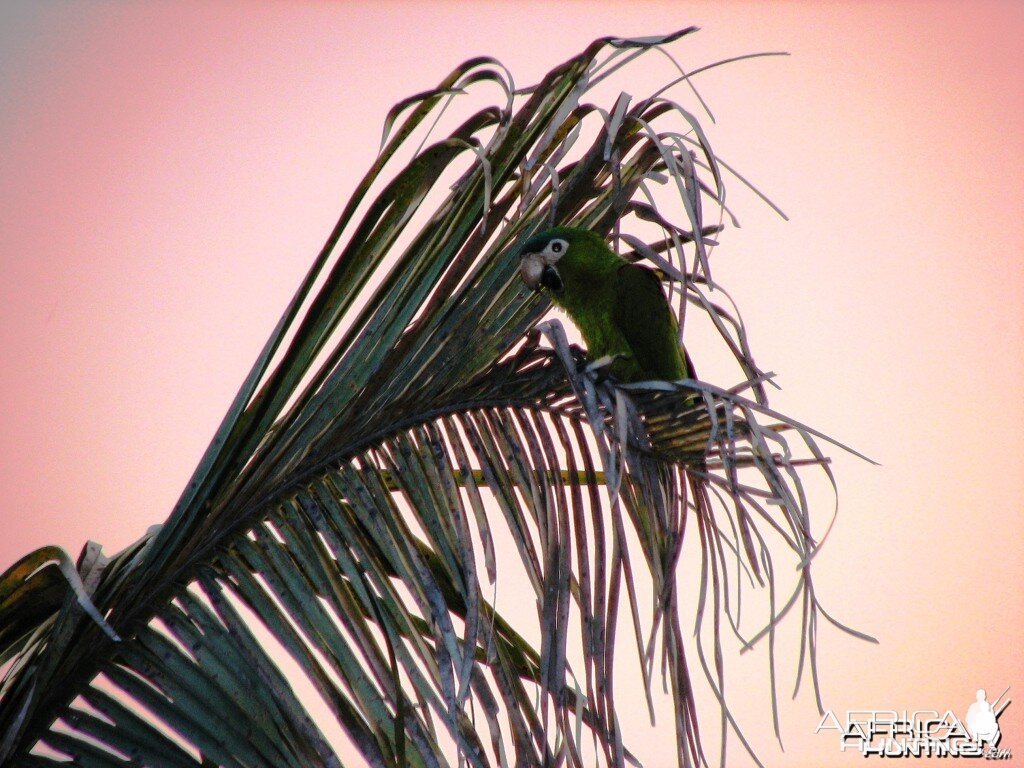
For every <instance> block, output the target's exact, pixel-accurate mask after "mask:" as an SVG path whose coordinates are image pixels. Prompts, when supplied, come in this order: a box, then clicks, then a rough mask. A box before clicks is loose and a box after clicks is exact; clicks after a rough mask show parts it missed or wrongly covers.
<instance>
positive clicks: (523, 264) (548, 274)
mask: <svg viewBox="0 0 1024 768" xmlns="http://www.w3.org/2000/svg"><path fill="white" fill-rule="evenodd" d="M519 274H520V275H521V276H522V278H523V282H524V283H526V287H527V288H529V289H530V290H533V291H539V290H540V289H541V288H547V289H548V290H549V291H552V292H553V293H559V294H560V293H561V292H562V290H563V289H564V287H565V286H563V285H562V277H561V275H559V274H558V270H557V269H555V268H554V267H553V266H551V265H550V264H547V263H545V261H544V257H543V256H542V255H541V254H539V253H524V254H523V258H522V261H520V262H519Z"/></svg>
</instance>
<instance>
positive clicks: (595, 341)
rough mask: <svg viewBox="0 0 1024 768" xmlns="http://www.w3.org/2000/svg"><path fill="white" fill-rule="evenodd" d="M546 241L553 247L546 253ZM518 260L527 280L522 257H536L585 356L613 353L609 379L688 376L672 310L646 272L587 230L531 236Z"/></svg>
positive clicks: (543, 281) (690, 373)
mask: <svg viewBox="0 0 1024 768" xmlns="http://www.w3.org/2000/svg"><path fill="white" fill-rule="evenodd" d="M557 241H563V242H564V243H565V245H562V244H561V243H559V242H557ZM552 243H555V245H554V249H557V250H559V251H560V253H554V252H553V250H554V249H553V248H552ZM522 258H523V260H524V267H523V274H524V279H526V280H527V283H528V284H530V283H531V281H530V280H529V279H527V277H526V275H527V272H528V271H529V270H528V269H527V266H526V264H525V262H526V261H527V260H529V259H534V260H535V261H536V263H538V264H540V263H541V262H543V264H544V266H543V269H544V272H543V277H541V278H539V279H538V282H539V283H540V285H543V286H544V287H546V288H548V292H549V293H550V295H551V299H552V300H553V301H554V303H555V304H556V305H557V306H559V307H560V308H562V309H563V310H565V311H566V312H567V313H568V315H569V317H571V318H572V321H573V322H574V323H575V324H576V327H577V328H579V330H580V333H581V334H582V335H583V340H584V341H585V342H586V345H587V351H588V353H589V354H590V357H591V358H592V359H595V360H596V359H598V358H600V357H604V356H605V355H608V356H611V357H614V362H612V364H611V365H610V366H609V372H610V373H611V374H612V376H614V377H615V378H616V379H618V380H619V381H622V382H631V381H645V380H650V379H664V380H676V379H682V378H689V377H692V376H693V369H692V366H691V365H689V360H688V357H687V355H686V352H685V350H683V349H682V348H681V347H680V344H679V326H678V324H677V322H676V318H675V315H674V314H673V312H672V309H671V307H670V306H669V303H668V300H667V299H666V298H665V294H664V293H663V292H662V289H661V281H660V280H659V279H658V277H657V275H656V274H655V273H654V272H653V271H651V270H650V269H647V268H646V267H642V266H639V265H637V264H631V263H630V262H628V261H626V260H625V259H623V258H622V257H620V256H617V255H616V254H615V253H613V252H612V250H611V249H610V248H609V247H608V245H607V244H606V243H605V241H604V240H603V239H602V238H601V237H600V236H598V235H596V234H594V233H593V232H590V231H588V230H584V229H576V228H572V227H556V228H554V229H549V230H548V231H546V232H544V233H543V234H541V235H538V236H537V237H534V238H532V239H531V240H530V241H529V242H527V243H526V244H525V245H524V247H523V249H522ZM537 269H540V267H537ZM549 270H553V271H554V274H552V272H550V271H549ZM531 287H539V286H538V285H536V284H535V285H532V286H531Z"/></svg>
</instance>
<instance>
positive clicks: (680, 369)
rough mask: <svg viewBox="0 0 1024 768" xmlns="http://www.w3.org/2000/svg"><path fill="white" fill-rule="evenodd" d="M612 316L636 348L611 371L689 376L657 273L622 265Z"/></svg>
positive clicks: (629, 376) (626, 376) (634, 377)
mask: <svg viewBox="0 0 1024 768" xmlns="http://www.w3.org/2000/svg"><path fill="white" fill-rule="evenodd" d="M617 277H618V280H617V281H616V282H617V285H616V289H615V303H614V306H613V307H612V319H613V320H614V322H615V325H616V327H618V329H619V330H620V331H621V332H622V335H623V336H624V337H625V339H626V341H627V342H628V344H629V346H630V348H631V349H632V352H633V360H631V361H628V360H625V361H622V365H621V366H619V370H615V367H614V366H613V369H612V373H613V374H615V375H616V376H617V377H618V378H620V379H622V380H624V381H642V380H644V379H665V380H668V381H673V380H675V379H683V378H688V377H690V376H692V375H693V373H692V370H693V369H692V367H691V366H688V362H689V360H688V357H687V356H686V353H685V352H684V351H683V350H682V348H681V347H680V346H679V325H678V324H677V323H676V318H675V315H674V314H673V313H672V308H671V307H670V306H669V303H668V300H667V299H666V298H665V294H664V293H663V292H662V289H661V281H660V280H658V277H657V275H655V274H654V272H652V271H651V270H649V269H647V268H646V267H641V266H639V265H637V264H626V265H624V266H622V267H620V268H619V271H618V274H617Z"/></svg>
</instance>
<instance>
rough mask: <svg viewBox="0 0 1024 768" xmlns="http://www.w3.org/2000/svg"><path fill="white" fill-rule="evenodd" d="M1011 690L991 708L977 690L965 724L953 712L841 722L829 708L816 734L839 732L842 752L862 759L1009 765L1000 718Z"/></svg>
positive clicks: (885, 712)
mask: <svg viewBox="0 0 1024 768" xmlns="http://www.w3.org/2000/svg"><path fill="white" fill-rule="evenodd" d="M1009 690H1010V688H1009V686H1007V688H1006V690H1004V691H1003V692H1002V693H1001V694H999V698H997V699H996V700H995V701H994V702H992V703H989V701H988V695H987V694H986V693H985V690H984V689H983V688H982V689H979V690H978V692H977V693H976V694H975V701H974V703H973V704H971V706H970V708H969V709H968V710H967V714H966V715H965V716H964V719H963V720H961V719H960V718H959V717H958V716H957V715H956V714H955V713H954V712H953V710H951V709H948V710H946V711H945V712H940V711H939V710H935V709H922V710H906V709H904V710H902V711H897V710H894V709H852V710H850V711H848V712H847V713H846V719H845V720H841V719H840V718H839V717H837V716H836V714H835V712H833V711H832V710H831V709H830V710H828V711H826V712H825V714H824V715H823V716H822V718H821V721H820V722H819V723H818V727H817V728H815V730H814V732H815V733H820V732H821V731H838V732H839V734H840V735H839V750H840V751H841V752H846V751H855V752H860V753H861V754H862V755H863V756H864V757H872V756H874V757H973V758H985V759H987V760H1009V759H1010V758H1011V757H1012V756H1013V755H1012V753H1011V751H1010V750H1009V749H1007V748H1003V747H999V746H998V745H999V742H1000V739H1001V738H1002V733H1001V731H1000V729H999V716H1000V715H1001V714H1003V712H1004V711H1005V710H1006V708H1007V707H1008V706H1010V699H1006V700H1005V701H1003V698H1004V697H1005V696H1006V694H1007V693H1008V692H1009Z"/></svg>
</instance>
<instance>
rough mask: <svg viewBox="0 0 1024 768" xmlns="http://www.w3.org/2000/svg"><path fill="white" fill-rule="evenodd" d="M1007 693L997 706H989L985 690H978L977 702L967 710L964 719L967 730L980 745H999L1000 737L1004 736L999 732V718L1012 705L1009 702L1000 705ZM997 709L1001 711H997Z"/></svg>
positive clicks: (1002, 694)
mask: <svg viewBox="0 0 1024 768" xmlns="http://www.w3.org/2000/svg"><path fill="white" fill-rule="evenodd" d="M1009 690H1010V689H1009V688H1007V689H1006V691H1009ZM1006 691H1003V692H1002V693H1001V694H1000V695H999V698H998V699H996V702H995V704H989V703H988V700H987V697H986V696H985V689H984V688H979V689H978V693H977V694H976V699H977V700H976V701H975V702H974V703H973V704H971V707H970V709H968V710H967V717H965V718H964V722H965V723H966V724H967V729H968V730H969V731H970V732H971V736H972V737H974V740H975V741H977V742H978V743H985V744H988V745H989V746H991V747H994V746H996V745H997V744H998V743H999V737H1000V736H1002V734H1001V733H1000V732H999V716H1000V715H1001V714H1002V713H1003V710H1004V709H1006V707H1007V705H1009V703H1010V702H1009V700H1007V701H1006V702H1005V703H1004V704H1003V705H1002V706H1000V705H999V702H1000V700H1002V698H1003V696H1005V695H1006ZM996 707H999V709H998V710H997V709H996Z"/></svg>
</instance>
